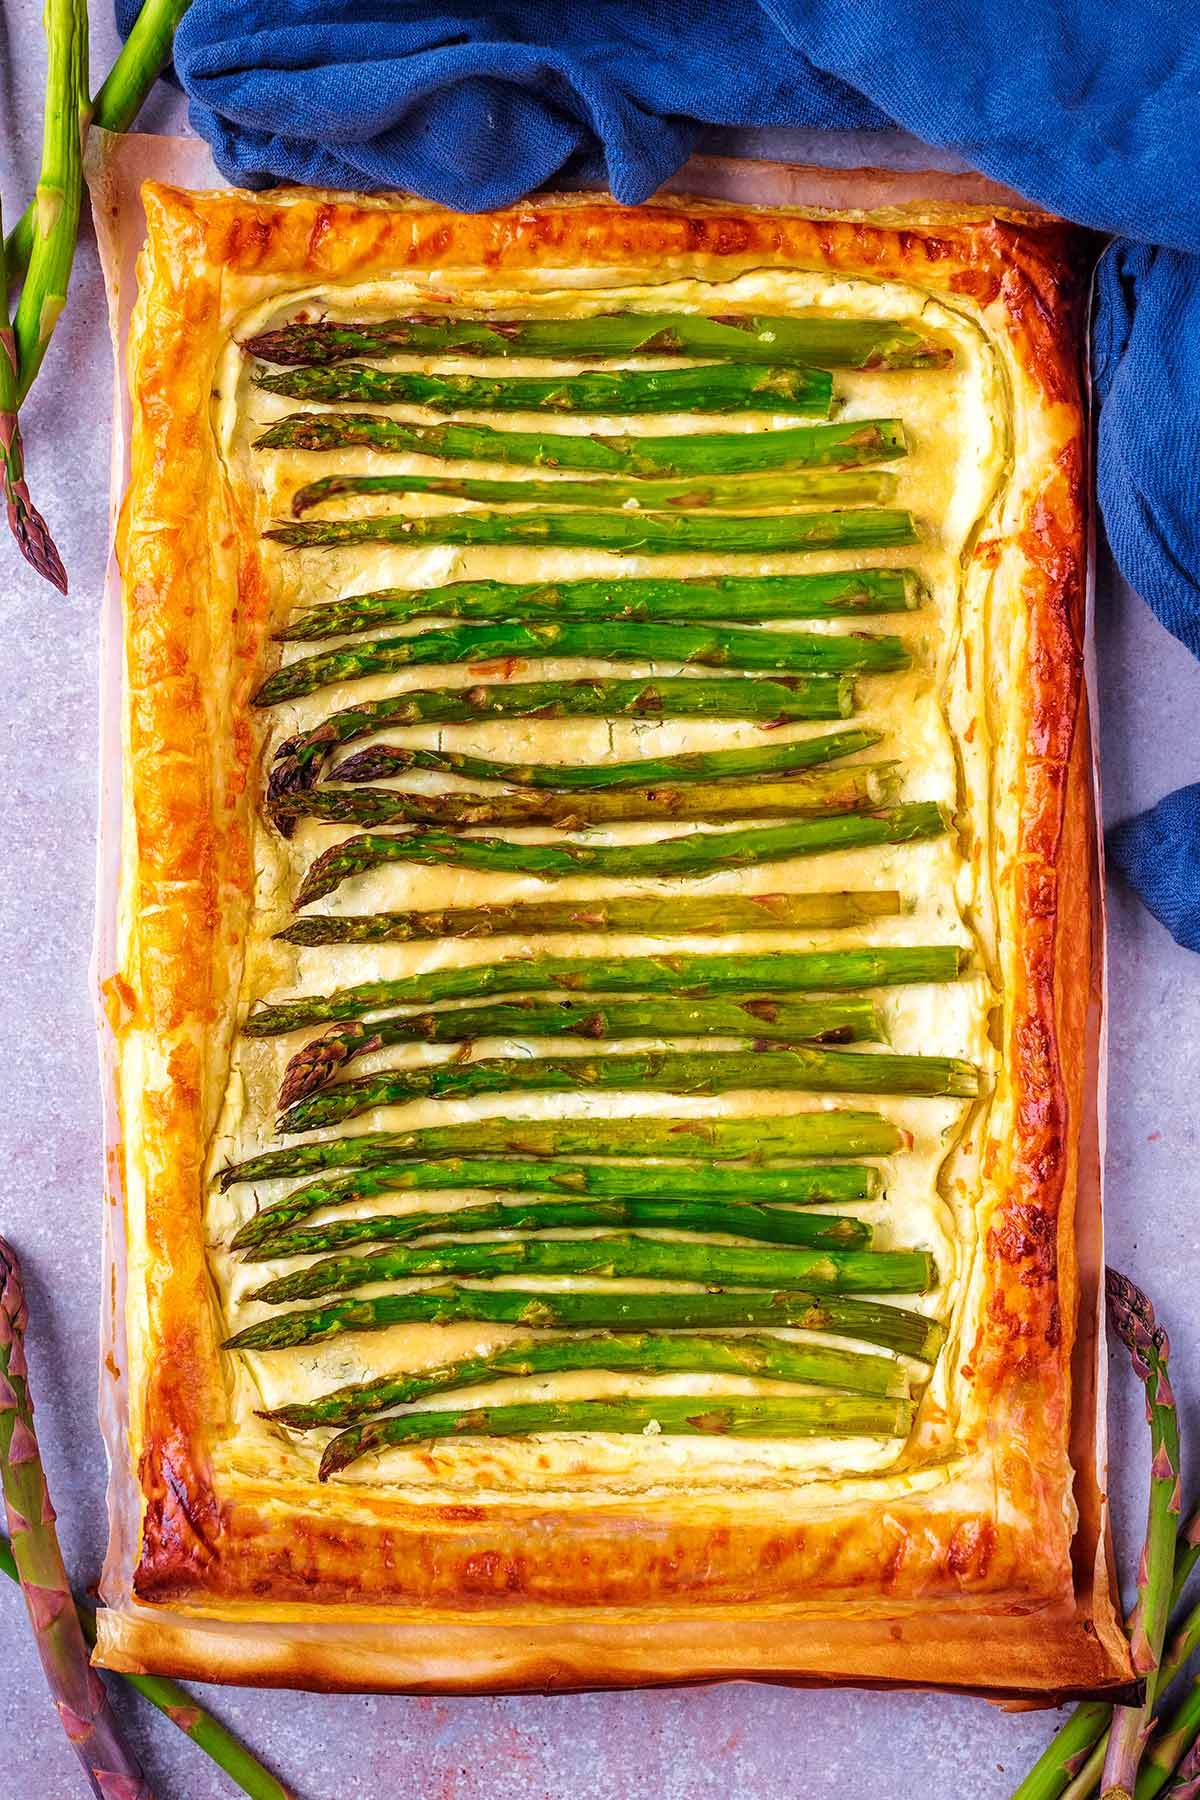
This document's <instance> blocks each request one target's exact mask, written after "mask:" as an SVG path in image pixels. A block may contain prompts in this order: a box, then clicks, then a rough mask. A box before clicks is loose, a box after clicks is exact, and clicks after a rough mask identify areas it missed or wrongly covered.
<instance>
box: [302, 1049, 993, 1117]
mask: <svg viewBox="0 0 1200 1800" xmlns="http://www.w3.org/2000/svg"><path fill="white" fill-rule="evenodd" d="M739 1088H761V1089H764V1090H772V1091H780V1090H786V1091H795V1090H797V1089H799V1090H800V1091H802V1092H805V1093H841V1094H943V1095H946V1096H948V1097H951V1098H955V1099H970V1098H972V1097H973V1096H974V1095H975V1094H977V1093H978V1092H979V1075H978V1071H977V1070H976V1069H975V1067H974V1065H973V1064H971V1063H968V1062H962V1061H960V1060H959V1059H958V1058H957V1057H952V1056H893V1055H890V1054H885V1053H883V1052H880V1053H878V1054H876V1055H866V1054H855V1053H854V1052H853V1051H850V1050H810V1049H802V1048H796V1049H791V1050H759V1051H754V1050H752V1051H749V1052H734V1051H730V1052H729V1053H727V1054H723V1055H722V1054H715V1053H711V1052H702V1051H695V1052H692V1051H674V1050H645V1051H641V1052H640V1053H638V1054H634V1055H625V1056H539V1057H522V1056H493V1057H485V1058H482V1059H481V1060H480V1061H479V1062H472V1063H464V1062H459V1061H456V1060H453V1059H452V1060H450V1061H448V1062H443V1063H432V1064H423V1065H421V1066H419V1067H414V1068H408V1069H389V1070H383V1071H380V1073H378V1074H376V1075H360V1076H357V1077H355V1078H354V1079H352V1080H350V1081H342V1082H338V1083H337V1084H336V1085H335V1086H334V1087H331V1088H327V1089H325V1090H324V1091H323V1092H321V1093H318V1094H313V1095H312V1096H310V1098H309V1099H307V1100H299V1101H297V1103H296V1104H295V1106H291V1107H289V1108H288V1110H287V1112H285V1113H284V1114H283V1115H282V1117H281V1118H280V1120H279V1126H278V1129H279V1131H280V1133H281V1135H283V1136H285V1137H286V1136H288V1135H290V1133H292V1132H294V1131H316V1130H318V1129H319V1128H320V1127H322V1126H325V1125H338V1124H340V1123H341V1122H342V1120H344V1119H354V1118H357V1117H358V1116H359V1115H360V1114H361V1113H364V1112H371V1111H373V1110H374V1109H375V1108H376V1107H381V1106H403V1105H405V1104H407V1102H408V1101H410V1100H417V1099H431V1100H455V1099H461V1098H464V1097H466V1096H467V1095H473V1094H504V1093H559V1094H561V1093H580V1092H590V1091H592V1090H594V1089H600V1090H603V1091H606V1092H612V1091H614V1090H619V1091H627V1092H630V1093H658V1094H726V1093H730V1092H731V1091H734V1090H737V1089H739Z"/></svg>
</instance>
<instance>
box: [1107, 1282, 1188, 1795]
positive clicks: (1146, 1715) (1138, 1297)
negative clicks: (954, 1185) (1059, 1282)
mask: <svg viewBox="0 0 1200 1800" xmlns="http://www.w3.org/2000/svg"><path fill="white" fill-rule="evenodd" d="M1105 1288H1106V1292H1107V1295H1108V1305H1109V1316H1110V1318H1111V1319H1112V1323H1113V1329H1114V1330H1115V1331H1116V1333H1117V1335H1118V1337H1119V1338H1120V1339H1121V1341H1122V1343H1123V1344H1124V1345H1125V1347H1126V1349H1127V1350H1128V1351H1129V1355H1130V1358H1131V1360H1132V1362H1133V1367H1134V1372H1135V1373H1136V1374H1137V1376H1138V1377H1139V1379H1140V1380H1141V1381H1142V1382H1143V1383H1144V1384H1145V1388H1146V1413H1147V1417H1148V1420H1149V1424H1150V1445H1151V1450H1152V1452H1153V1458H1152V1461H1151V1465H1150V1511H1149V1519H1148V1522H1147V1526H1146V1543H1145V1548H1144V1549H1143V1551H1142V1560H1141V1565H1140V1567H1139V1570H1138V1597H1137V1605H1136V1607H1135V1608H1134V1615H1133V1629H1132V1632H1131V1634H1130V1652H1131V1656H1132V1660H1133V1667H1134V1672H1135V1673H1136V1674H1138V1675H1141V1676H1145V1677H1146V1679H1147V1683H1148V1692H1147V1697H1146V1699H1145V1700H1143V1702H1142V1704H1141V1705H1140V1706H1117V1707H1114V1709H1113V1719H1112V1729H1111V1731H1110V1733H1109V1739H1108V1751H1107V1754H1106V1756H1105V1758H1104V1772H1103V1774H1102V1776H1101V1780H1100V1795H1101V1800H1131V1797H1132V1795H1133V1793H1134V1788H1135V1784H1136V1781H1137V1771H1138V1764H1139V1762H1140V1761H1141V1756H1142V1750H1143V1748H1144V1746H1145V1741H1146V1732H1147V1727H1148V1725H1149V1722H1150V1712H1151V1707H1152V1704H1153V1698H1152V1696H1153V1687H1152V1686H1151V1685H1149V1684H1152V1683H1153V1681H1154V1677H1155V1675H1156V1674H1157V1672H1158V1665H1159V1660H1160V1657H1161V1654H1162V1645H1163V1637H1164V1635H1165V1633H1166V1628H1167V1615H1168V1609H1169V1604H1170V1592H1171V1583H1172V1574H1173V1569H1174V1561H1175V1525H1176V1520H1177V1519H1178V1516H1179V1505H1180V1499H1179V1420H1178V1417H1177V1414H1176V1411H1175V1396H1174V1394H1173V1393H1172V1391H1171V1384H1170V1380H1169V1378H1168V1375H1167V1357H1168V1354H1169V1345H1168V1343H1167V1334H1166V1332H1165V1331H1164V1330H1163V1329H1162V1327H1161V1326H1160V1325H1159V1324H1158V1323H1157V1321H1156V1320H1155V1317H1154V1308H1153V1306H1152V1305H1151V1304H1150V1301H1149V1300H1148V1299H1147V1298H1146V1296H1145V1294H1143V1293H1142V1292H1141V1290H1140V1289H1139V1288H1137V1287H1135V1286H1134V1284H1133V1283H1132V1282H1131V1281H1129V1280H1127V1279H1126V1277H1125V1276H1123V1275H1119V1274H1118V1273H1117V1272H1116V1271H1115V1270H1114V1269H1109V1270H1108V1271H1107V1272H1106V1281H1105Z"/></svg>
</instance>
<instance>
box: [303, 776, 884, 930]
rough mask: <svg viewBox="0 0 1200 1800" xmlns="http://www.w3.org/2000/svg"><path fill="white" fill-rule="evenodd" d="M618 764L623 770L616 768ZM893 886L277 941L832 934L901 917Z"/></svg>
mask: <svg viewBox="0 0 1200 1800" xmlns="http://www.w3.org/2000/svg"><path fill="white" fill-rule="evenodd" d="M618 766H619V765H618ZM899 911H900V896H899V894H898V893H897V892H896V891H895V890H894V889H883V888H880V889H877V890H872V889H870V888H866V889H863V890H862V891H861V892H856V893H825V894H714V895H711V896H710V895H699V894H693V895H681V896H679V897H678V898H674V899H672V901H671V904H670V906H669V907H668V908H666V909H665V911H664V908H663V906H662V903H661V902H660V901H658V900H644V899H642V898H640V897H639V896H638V895H636V894H628V895H621V894H618V895H616V896H615V898H613V899H612V900H530V901H517V902H514V903H513V904H511V905H507V906H506V905H501V904H497V905H486V904H485V905H482V906H458V907H447V908H446V909H445V910H444V911H436V910H435V911H432V912H391V913H358V914H353V915H351V916H350V917H339V916H334V915H328V916H327V915H324V914H322V915H319V916H318V917H316V918H311V919H297V921H296V923H295V924H294V925H289V926H288V927H287V929H286V930H285V931H278V932H276V934H275V935H276V937H277V938H278V939H280V940H281V941H282V942H283V943H285V944H301V945H315V944H387V943H398V944H399V943H410V942H415V941H420V940H422V939H431V938H443V937H448V938H485V937H506V936H512V937H521V938H526V939H528V938H532V937H545V936H549V935H552V934H553V933H554V932H559V931H567V932H589V931H620V932H630V933H633V934H635V935H638V934H641V935H650V936H660V935H661V936H663V937H677V936H681V935H686V934H687V933H713V934H722V933H727V932H738V931H792V930H798V929H799V930H803V929H808V930H814V931H826V930H833V929H838V928H840V927H842V926H850V925H864V924H868V923H869V922H870V921H871V920H872V919H876V918H881V917H884V916H888V915H891V914H893V913H898V912H899Z"/></svg>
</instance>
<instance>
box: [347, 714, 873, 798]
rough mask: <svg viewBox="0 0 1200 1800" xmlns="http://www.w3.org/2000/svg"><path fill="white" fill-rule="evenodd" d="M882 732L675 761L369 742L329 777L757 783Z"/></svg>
mask: <svg viewBox="0 0 1200 1800" xmlns="http://www.w3.org/2000/svg"><path fill="white" fill-rule="evenodd" d="M882 736H883V733H882V732H881V731H868V730H864V729H862V728H861V727H857V726H856V727H855V728H854V729H852V730H849V731H831V732H828V733H827V734H826V735H825V736H824V737H813V738H800V739H799V740H798V741H797V742H795V743H791V744H767V745H765V746H763V747H762V748H761V749H751V750H687V751H684V752H683V753H682V755H679V756H640V757H636V758H635V759H634V760H633V761H632V762H603V763H582V764H579V763H512V762H496V761H495V760H494V759H493V758H491V757H488V756H468V755H466V754H464V753H463V752H462V751H460V750H423V749H409V748H408V747H407V746H406V745H398V744H372V745H371V747H370V748H369V749H367V750H359V751H357V752H356V753H355V754H354V755H353V756H348V757H347V758H346V760H345V762H341V763H339V764H338V765H337V767H336V768H335V769H331V770H330V771H329V779H330V781H340V782H357V781H387V780H389V779H390V778H391V777H392V776H393V775H406V774H407V773H408V772H409V770H410V769H427V770H430V771H432V772H433V773H434V774H437V775H460V776H463V777H464V778H465V779H467V780H469V781H505V782H507V783H508V784H509V786H510V787H528V788H549V789H550V790H551V791H552V792H554V793H579V792H588V791H590V790H591V789H593V788H639V787H643V786H644V785H645V784H646V783H648V782H651V781H655V782H657V781H664V782H673V781H728V780H731V779H732V778H733V777H735V776H737V777H740V778H741V779H742V780H746V781H757V780H759V779H760V778H761V777H762V776H764V775H786V774H790V773H791V772H792V771H793V770H795V769H807V768H811V767H812V766H813V765H814V764H817V763H827V762H836V761H837V760H838V759H839V758H840V757H843V756H855V755H857V753H858V752H859V751H861V750H870V749H872V748H873V747H874V745H876V744H877V743H879V741H880V739H881V738H882Z"/></svg>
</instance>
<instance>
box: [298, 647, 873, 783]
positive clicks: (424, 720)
mask: <svg viewBox="0 0 1200 1800" xmlns="http://www.w3.org/2000/svg"><path fill="white" fill-rule="evenodd" d="M853 710H854V683H853V680H852V679H851V677H850V676H848V675H847V676H841V675H828V676H827V675H804V676H790V677H784V678H782V679H776V680H774V681H767V680H765V679H760V680H758V681H741V680H736V679H735V680H728V679H720V678H718V677H714V676H703V677H701V676H696V675H693V676H684V677H679V678H674V679H668V680H666V681H661V680H654V681H608V680H604V681H595V680H584V681H528V682H512V683H507V682H496V683H491V684H488V683H475V684H473V685H472V686H471V687H466V688H461V687H460V688H425V689H418V690H416V691H412V692H409V693H406V694H397V695H395V696H393V697H391V698H389V699H387V700H370V701H366V702H360V704H359V705H357V706H348V707H346V708H344V710H343V711H341V712H336V713H333V714H332V715H331V716H330V717H329V718H327V719H323V720H322V722H321V723H320V724H319V725H317V726H316V727H314V729H313V730H311V731H308V732H304V733H302V734H301V735H300V736H298V737H293V738H288V739H287V741H286V742H285V743H282V744H280V746H279V748H278V750H277V751H276V752H275V762H274V765H273V767H272V769H271V775H270V787H269V792H270V796H271V798H272V799H274V798H275V797H276V796H277V795H279V794H285V793H292V792H294V791H295V790H296V789H299V788H305V787H311V786H312V784H313V782H314V781H315V780H316V778H317V776H318V775H319V774H320V771H321V768H322V765H323V764H324V762H325V760H326V758H327V757H329V756H331V755H332V754H333V752H334V750H336V749H337V748H338V747H339V746H340V745H342V744H352V743H354V742H355V741H356V740H357V739H359V738H364V737H373V736H374V735H375V733H376V732H378V731H385V730H387V729H388V728H389V727H390V726H394V725H420V724H437V725H456V724H463V723H467V722H469V721H472V720H475V719H489V718H491V719H566V718H575V719H587V718H609V719H619V718H635V719H753V720H758V721H760V722H761V723H762V724H763V725H764V726H765V727H766V728H768V729H769V728H772V727H774V726H776V725H783V724H789V723H792V722H793V721H795V720H798V719H844V718H846V717H848V715H849V714H850V713H851V712H852V711H853Z"/></svg>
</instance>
